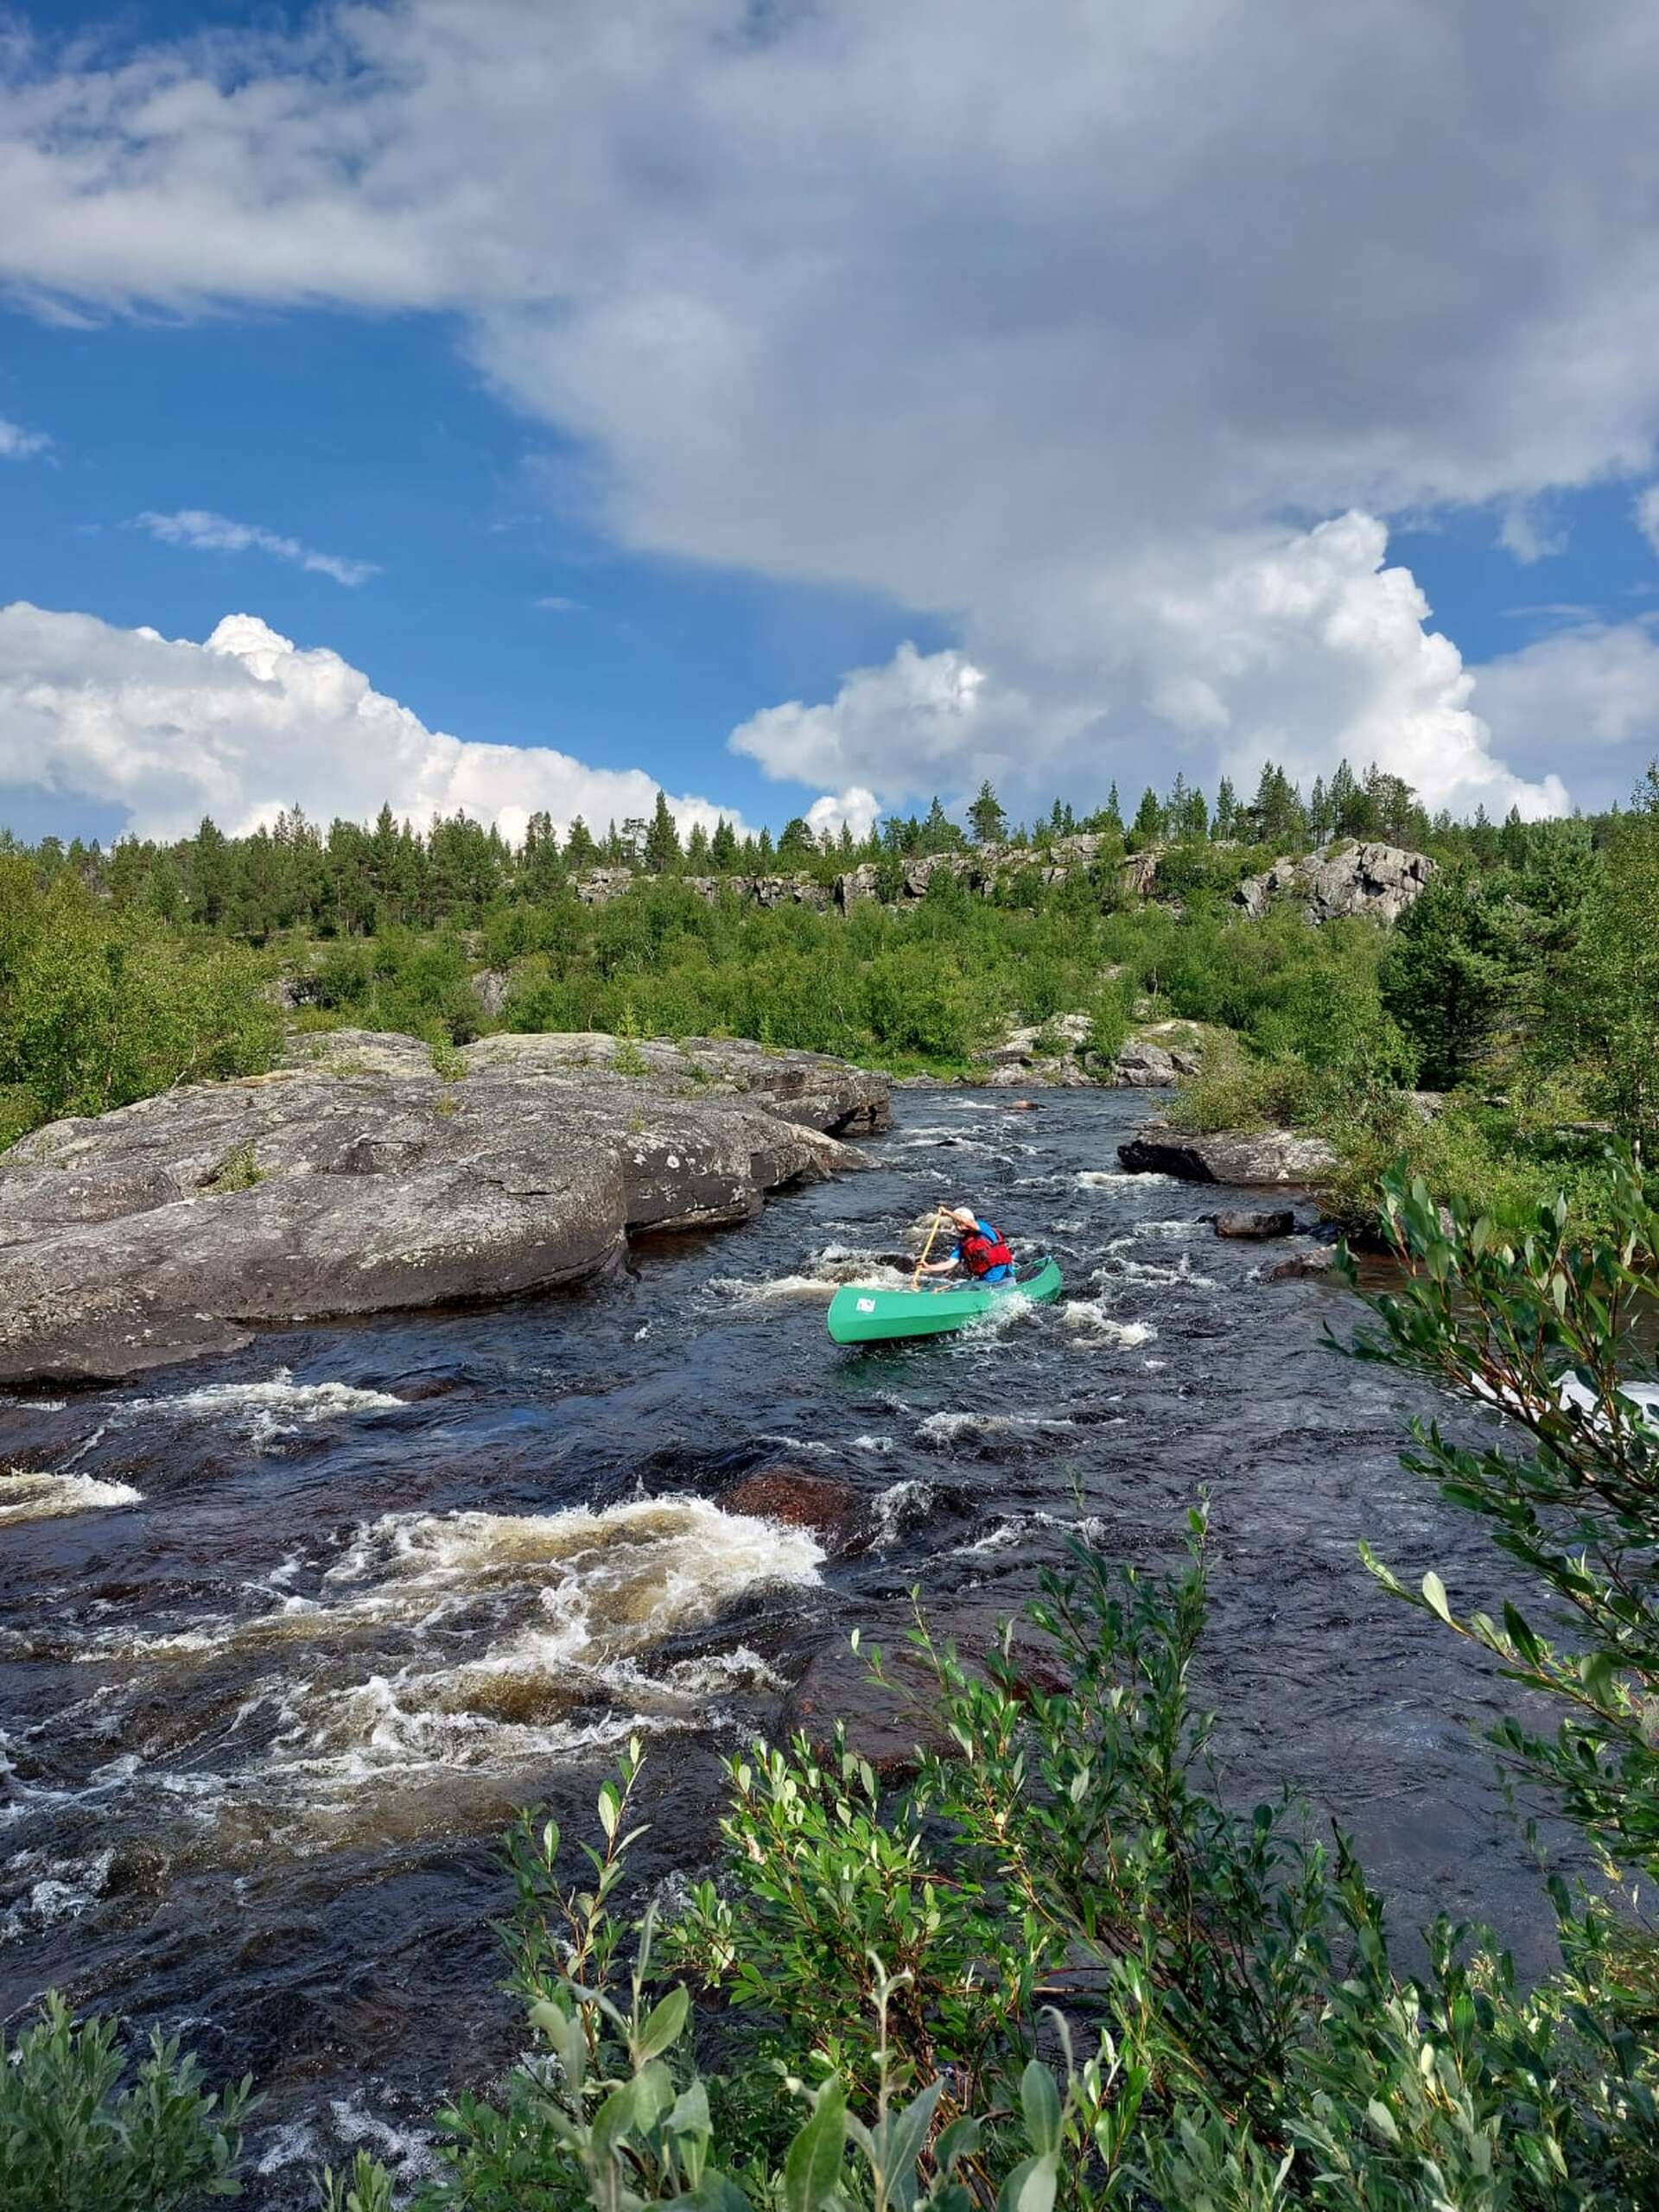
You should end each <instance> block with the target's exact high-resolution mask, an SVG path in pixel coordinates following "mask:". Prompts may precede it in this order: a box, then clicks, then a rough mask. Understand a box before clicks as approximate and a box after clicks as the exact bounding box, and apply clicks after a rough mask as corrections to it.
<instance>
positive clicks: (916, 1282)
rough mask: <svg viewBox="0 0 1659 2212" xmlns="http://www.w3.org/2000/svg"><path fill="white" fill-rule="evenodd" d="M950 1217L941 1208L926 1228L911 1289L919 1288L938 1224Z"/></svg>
mask: <svg viewBox="0 0 1659 2212" xmlns="http://www.w3.org/2000/svg"><path fill="white" fill-rule="evenodd" d="M949 1219H950V1216H949V1214H947V1213H946V1212H945V1211H944V1209H943V1208H941V1209H940V1210H939V1211H938V1212H937V1213H936V1214H935V1215H934V1217H933V1226H932V1227H931V1229H930V1230H928V1232H927V1242H926V1243H925V1244H924V1245H923V1247H922V1256H921V1258H920V1259H919V1260H918V1261H917V1262H916V1272H915V1274H913V1275H912V1277H911V1279H910V1287H911V1288H912V1290H919V1289H920V1288H921V1283H922V1269H923V1268H925V1266H926V1265H927V1255H928V1254H929V1253H930V1252H931V1250H932V1249H933V1239H934V1238H935V1237H936V1236H938V1233H939V1224H940V1223H941V1222H943V1221H948V1220H949Z"/></svg>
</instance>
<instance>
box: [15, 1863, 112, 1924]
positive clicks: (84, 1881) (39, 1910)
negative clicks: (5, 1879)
mask: <svg viewBox="0 0 1659 2212" xmlns="http://www.w3.org/2000/svg"><path fill="white" fill-rule="evenodd" d="M114 1864H115V1853H114V1851H113V1849H110V1850H105V1851H100V1852H99V1853H97V1855H96V1856H95V1857H93V1858H91V1859H60V1860H56V1861H47V1860H45V1859H43V1857H42V1854H41V1853H39V1852H32V1851H29V1852H23V1853H21V1854H20V1856H19V1857H18V1858H17V1859H14V1860H13V1861H12V1864H11V1866H10V1869H9V1870H8V1871H9V1872H10V1874H11V1875H12V1876H13V1878H16V1875H17V1874H19V1873H23V1874H27V1873H28V1872H30V1871H31V1870H32V1867H33V1866H46V1868H47V1871H46V1872H42V1873H41V1875H40V1876H39V1878H37V1879H36V1880H35V1881H33V1882H31V1883H30V1884H29V1887H28V1888H27V1890H25V1891H24V1892H23V1893H22V1896H21V1897H19V1898H18V1899H17V1901H16V1904H13V1905H12V1907H11V1908H10V1910H9V1911H8V1912H7V1914H6V1916H5V1917H4V1919H3V1920H0V1942H6V1941H7V1940H8V1939H9V1938H11V1937H14V1936H22V1935H23V1934H25V1933H27V1934H30V1935H33V1934H35V1933H36V1932H37V1931H38V1930H40V1929H45V1928H56V1927H60V1926H61V1925H62V1924H63V1923H64V1922H65V1921H69V1920H79V1917H80V1916H81V1914H82V1913H83V1912H85V1911H86V1910H87V1908H88V1907H89V1906H90V1905H93V1904H97V1902H98V1900H99V1897H102V1896H103V1894H104V1891H105V1889H106V1888H107V1887H108V1885H109V1879H110V1869H111V1866H113V1865H114Z"/></svg>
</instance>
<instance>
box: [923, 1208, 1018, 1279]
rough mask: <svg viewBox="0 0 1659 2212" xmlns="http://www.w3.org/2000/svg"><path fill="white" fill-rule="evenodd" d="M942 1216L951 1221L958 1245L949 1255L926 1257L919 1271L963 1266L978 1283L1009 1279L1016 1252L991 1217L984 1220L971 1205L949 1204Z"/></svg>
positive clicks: (943, 1270) (934, 1272)
mask: <svg viewBox="0 0 1659 2212" xmlns="http://www.w3.org/2000/svg"><path fill="white" fill-rule="evenodd" d="M940 1218H941V1220H944V1221H949V1222H950V1223H952V1224H954V1226H955V1228H956V1231H957V1249H956V1250H955V1251H954V1252H952V1253H951V1254H950V1257H949V1258H948V1259H944V1260H924V1261H923V1262H922V1264H921V1266H920V1267H919V1268H918V1269H917V1271H916V1272H917V1273H918V1274H924V1275H948V1274H950V1273H951V1272H952V1270H953V1269H955V1268H961V1269H962V1271H963V1274H968V1275H971V1276H972V1277H973V1279H974V1281H976V1282H977V1283H987V1284H988V1283H995V1282H1007V1281H1010V1280H1011V1279H1012V1277H1013V1274H1014V1255H1013V1253H1012V1252H1011V1251H1009V1249H1008V1248H1007V1245H1006V1244H1005V1243H1003V1242H1002V1239H1001V1236H1000V1234H999V1233H998V1232H997V1230H995V1229H993V1228H992V1226H991V1224H990V1223H989V1222H988V1221H982V1220H981V1218H980V1217H979V1216H978V1215H977V1214H976V1212H975V1211H974V1210H973V1208H972V1207H971V1206H947V1207H946V1208H945V1209H944V1212H943V1213H942V1215H941V1216H940Z"/></svg>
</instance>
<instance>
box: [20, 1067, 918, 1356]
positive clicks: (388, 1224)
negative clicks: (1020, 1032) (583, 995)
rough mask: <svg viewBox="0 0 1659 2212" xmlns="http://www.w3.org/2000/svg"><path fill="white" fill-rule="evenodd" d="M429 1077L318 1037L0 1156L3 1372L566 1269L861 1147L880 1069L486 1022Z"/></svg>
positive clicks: (176, 1350) (602, 1263)
mask: <svg viewBox="0 0 1659 2212" xmlns="http://www.w3.org/2000/svg"><path fill="white" fill-rule="evenodd" d="M459 1058H460V1063H461V1065H464V1067H465V1070H466V1074H465V1077H464V1079H459V1080H448V1081H447V1080H445V1079H444V1078H443V1077H440V1076H439V1075H438V1074H437V1073H436V1072H435V1070H434V1067H433V1065H432V1056H431V1054H430V1052H429V1050H428V1048H427V1047H426V1046H423V1045H421V1044H418V1043H417V1042H416V1040H415V1039H412V1038H401V1037H387V1036H379V1035H373V1034H370V1033H364V1032H355V1031H334V1032H332V1033H327V1034H324V1035H321V1036H315V1037H312V1038H309V1039H305V1040H304V1042H303V1045H302V1048H301V1050H300V1052H298V1053H297V1054H296V1060H295V1064H294V1065H289V1066H287V1067H284V1068H280V1069H278V1070H277V1071H275V1072H274V1073H273V1074H271V1075H269V1076H264V1077H251V1078H249V1079H247V1080H245V1081H242V1082H232V1083H219V1084H193V1085H191V1086H188V1087H187V1088H183V1089H181V1090H173V1091H169V1092H167V1093H166V1094H164V1095H163V1096H161V1097H158V1098H149V1099H145V1100H143V1101H142V1102H140V1103H138V1104H137V1105H134V1106H128V1107H124V1108H123V1109H121V1110H120V1111H119V1112H117V1113H113V1114H106V1115H104V1116H101V1117H99V1119H97V1120H75V1121H65V1122H54V1123H52V1124H51V1125H50V1126H49V1127H48V1128H43V1129H38V1130H36V1131H35V1133H34V1134H33V1135H30V1136H29V1137H26V1138H24V1139H23V1140H22V1141H21V1142H20V1143H18V1144H16V1145H15V1146H13V1147H12V1148H11V1149H10V1151H9V1152H7V1153H5V1154H0V1382H42V1381H76V1380H93V1379H103V1378H114V1377H118V1376H124V1375H130V1374H133V1373H136V1372H137V1371H139V1370H143V1369H145V1368H149V1367H153V1366H156V1365H160V1364H162V1363H166V1362H168V1361H173V1360H179V1359H186V1358H189V1357H193V1356H195V1355H197V1354H200V1353H203V1352H208V1351H222V1350H225V1349H227V1348H229V1347H230V1346H232V1345H233V1344H237V1343H238V1342H240V1341H242V1340H243V1339H244V1338H245V1334H246V1332H247V1331H248V1330H249V1329H250V1328H251V1327H252V1326H254V1325H259V1324H283V1323H292V1322H299V1321H305V1320H311V1319H323V1318H325V1317H339V1316H343V1315H351V1314H365V1313H384V1312H386V1311H388V1310H391V1309H394V1308H397V1307H410V1306H436V1305H442V1304H449V1303H453V1302H456V1301H466V1300H489V1299H496V1298H502V1297H506V1296H510V1295H512V1294H516V1293H519V1292H524V1291H531V1290H541V1289H547V1288H550V1287H557V1286H559V1285H564V1284H574V1283H579V1282H581V1281H584V1280H586V1279H587V1278H588V1277H590V1276H592V1275H594V1274H598V1273H599V1272H601V1271H602V1270H603V1269H605V1268H609V1267H611V1266H613V1265H614V1264H615V1263H616V1262H617V1261H618V1260H619V1259H620V1256H621V1254H622V1252H623V1249H624V1247H625V1245H626V1239H627V1238H628V1237H629V1236H631V1235H637V1234H641V1233H644V1232H647V1231H652V1230H677V1229H690V1228H708V1227H714V1226H717V1225H719V1224H724V1223H729V1222H737V1221H741V1220H744V1219H746V1218H747V1217H749V1216H750V1215H752V1214H753V1213H755V1212H756V1211H759V1209H760V1205H761V1204H762V1203H763V1200H764V1197H765V1194H766V1192H768V1191H772V1190H777V1189H779V1188H780V1187H781V1186H782V1185H785V1184H788V1183H791V1182H795V1181H798V1180H803V1179H818V1178H821V1177H823V1176H825V1175H828V1174H830V1173H834V1172H836V1170H837V1169H839V1168H842V1167H847V1166H855V1165H856V1164H857V1161H858V1155H857V1154H855V1152H853V1151H852V1150H851V1149H850V1147H848V1146H847V1145H845V1144H843V1143H842V1142H841V1141H840V1139H841V1138H842V1136H843V1135H850V1134H857V1133H860V1132H862V1131H866V1130H872V1129H876V1128H881V1127H883V1126H885V1124H886V1122H887V1115H888V1090H887V1078H886V1077H882V1076H877V1075H871V1074H868V1073H867V1072H865V1071H861V1070H860V1069H856V1068H852V1067H849V1066H846V1065H842V1063H840V1062H837V1061H834V1060H827V1059H822V1058H818V1057H817V1055H814V1054H810V1053H779V1054H772V1053H769V1052H762V1051H761V1050H760V1047H759V1046H754V1045H748V1044H742V1043H725V1042H710V1041H708V1040H694V1041H692V1042H690V1043H687V1044H684V1045H661V1044H654V1043H652V1044H647V1043H644V1042H639V1043H634V1042H631V1041H630V1040H626V1039H623V1040H618V1039H613V1038H610V1037H602V1036H592V1037H588V1036H578V1037H569V1036H542V1037H518V1036H505V1037H494V1038H490V1039H486V1040H485V1041H484V1042H483V1043H481V1044H478V1045H474V1046H469V1047H468V1048H467V1051H466V1052H464V1053H462V1054H461V1055H460V1056H459Z"/></svg>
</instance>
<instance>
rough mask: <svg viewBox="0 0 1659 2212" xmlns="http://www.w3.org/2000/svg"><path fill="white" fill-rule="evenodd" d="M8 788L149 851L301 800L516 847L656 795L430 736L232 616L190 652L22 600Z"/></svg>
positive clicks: (343, 673)
mask: <svg viewBox="0 0 1659 2212" xmlns="http://www.w3.org/2000/svg"><path fill="white" fill-rule="evenodd" d="M0 785H13V786H19V785H43V786H44V787H45V788H46V789H47V790H48V791H59V792H62V793H64V794H66V795H73V796H75V797H78V798H85V799H92V800H97V801H101V802H104V803H105V804H112V805H116V806H119V807H122V808H124V809H125V810H126V811H127V814H128V817H129V819H130V826H131V828H132V829H133V830H134V831H135V832H137V834H138V835H140V836H155V837H175V836H183V835H186V834H188V832H189V831H190V830H192V829H194V827H195V825H196V823H198V822H199V821H200V818H201V817H202V816H203V815H204V814H211V815H212V816H213V819H214V820H215V821H216V822H217V823H219V827H220V829H224V830H226V831H227V832H231V833H243V832H245V831H248V830H250V829H255V828H257V826H258V825H259V824H260V823H270V822H271V821H272V820H274V819H275V817H276V816H277V813H278V812H279V811H280V810H281V809H282V808H283V807H284V806H289V805H292V804H295V802H296V801H297V802H298V803H299V804H301V805H302V806H303V807H304V808H305V810H306V811H307V812H308V814H310V815H311V816H312V817H314V819H319V820H321V821H323V822H327V821H328V820H330V819H331V818H332V817H334V816H335V815H343V816H345V817H346V818H347V819H357V820H365V819H367V818H368V817H370V816H372V814H374V813H375V812H376V811H377V810H378V808H379V807H380V805H381V804H382V803H383V802H386V801H389V802H390V803H391V806H392V808H393V810H394V811H395V812H396V813H397V815H399V816H400V817H403V816H408V817H410V818H412V819H413V820H414V821H415V822H416V823H422V824H423V823H426V822H428V821H429V820H430V819H431V817H433V816H434V815H436V814H453V813H454V812H455V811H456V810H458V809H464V810H465V811H466V812H467V813H468V814H469V815H471V816H473V817H474V819H476V820H481V821H484V822H486V823H488V822H493V823H499V825H500V827H501V829H502V830H503V832H504V833H505V835H507V836H513V837H518V836H522V835H523V832H524V825H525V823H526V822H527V821H528V820H529V817H530V816H531V814H532V813H533V812H535V811H536V810H538V809H544V810H546V811H547V812H548V813H549V814H550V815H551V816H552V817H553V819H554V821H555V823H557V824H558V825H559V827H560V828H561V829H564V828H566V827H568V826H569V823H570V821H571V819H572V817H575V815H578V814H580V815H582V817H584V818H585V819H586V820H587V822H588V824H589V826H590V827H593V828H597V829H601V830H602V829H603V828H604V826H605V824H606V823H607V822H608V821H610V820H612V819H613V818H614V819H615V820H616V821H618V822H619V823H620V822H621V821H623V820H625V819H626V817H629V816H631V815H643V816H646V817H648V816H649V815H650V813H651V811H652V806H653V805H654V804H655V802H656V796H657V785H656V783H655V781H654V779H652V777H650V776H648V775H646V774H645V773H644V772H643V771H641V770H639V769H613V768H593V767H589V766H587V765H586V764H585V763H584V762H582V761H581V760H573V759H572V758H571V756H570V755H569V753H559V752H556V751H554V749H553V748H552V747H550V746H514V745H488V744H481V743H479V742H477V741H467V740H463V739H461V738H457V737H451V736H448V735H447V734H445V733H444V732H443V731H442V730H433V729H429V728H427V727H426V725H425V724H424V723H423V721H421V720H420V719H419V717H418V716H417V715H414V714H412V713H411V712H410V709H408V708H407V707H404V706H401V705H400V704H399V703H398V702H397V700H396V699H391V698H388V697H387V696H385V694H384V693H383V692H379V691H377V690H375V689H374V687H373V685H372V683H370V681H369V679H368V677H366V676H365V675H364V674H363V673H362V671H360V670H359V669H355V668H353V667H352V666H351V664H349V662H347V661H345V660H343V659H342V658H340V655H339V654H338V653H336V652H329V651H328V650H327V648H326V647H321V646H316V647H312V648H309V649H302V648H301V647H299V646H296V645H294V644H293V643H292V642H291V641H290V640H289V639H287V638H283V637H279V636H278V634H277V632H276V631H274V630H272V629H270V627H268V626H267V625H266V624H265V623H264V622H262V621H260V620H258V619H257V617H256V616H254V615H251V614H230V615H226V618H225V620H223V621H222V622H221V623H220V624H219V626H218V628H217V629H216V630H215V631H214V632H213V635H212V636H211V637H210V638H209V639H207V642H206V644H205V645H196V644H194V643H193V642H191V641H190V640H188V639H168V638H163V637H162V636H161V635H160V634H159V632H156V631H155V630H150V629H138V630H124V629H118V628H117V627H116V626H114V625H112V624H111V623H108V622H102V621H99V620H98V619H97V618H96V617H95V616H93V615H90V614H65V613H50V612H48V611H47V610H45V609H43V608H41V607H31V606H29V605H28V604H26V603H23V602H21V601H20V602H19V603H17V604H16V605H14V606H10V607H0ZM669 804H670V806H671V809H672V810H673V812H674V815H675V817H676V819H677V822H678V823H679V824H680V826H681V828H682V829H690V828H691V827H692V826H693V825H694V824H695V823H699V822H700V823H702V825H703V827H704V828H705V829H713V827H714V826H715V821H716V820H717V818H718V813H719V810H717V809H716V808H715V807H714V806H712V805H710V804H709V803H708V802H707V801H706V800H703V799H701V798H673V797H672V796H671V798H670V800H669ZM738 826H739V828H740V829H741V826H742V825H741V823H740V824H739V825H738Z"/></svg>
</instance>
